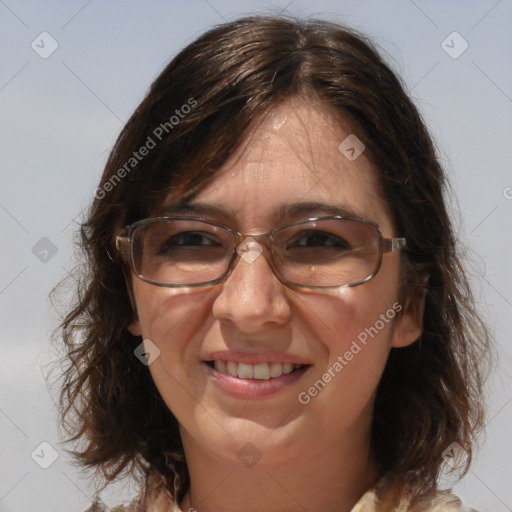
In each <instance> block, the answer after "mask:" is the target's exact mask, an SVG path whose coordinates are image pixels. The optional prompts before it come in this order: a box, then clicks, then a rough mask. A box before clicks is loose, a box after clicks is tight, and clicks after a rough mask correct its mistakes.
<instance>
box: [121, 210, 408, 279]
mask: <svg viewBox="0 0 512 512" xmlns="http://www.w3.org/2000/svg"><path fill="white" fill-rule="evenodd" d="M324 219H325V220H336V219H338V220H350V221H357V222H362V223H364V224H369V225H371V226H373V227H374V228H375V229H376V231H377V233H378V235H379V258H378V261H377V265H376V268H375V270H374V271H373V272H372V273H371V274H370V275H369V276H368V277H365V278H364V279H360V280H359V281H356V282H354V283H347V284H342V285H332V286H314V285H304V284H299V283H295V282H293V281H290V280H288V279H286V278H285V277H284V276H282V275H281V273H280V272H279V269H278V267H277V265H276V263H275V261H274V253H273V243H274V236H275V234H276V233H277V232H278V231H280V230H282V229H285V228H289V227H290V226H294V225H299V224H306V223H308V222H314V221H318V220H324ZM173 220H191V221H199V222H204V223H206V224H210V225H212V226H216V227H220V228H223V229H225V230H226V231H228V232H229V233H231V234H232V235H233V238H234V246H233V254H232V255H231V257H230V259H229V262H228V265H227V268H226V271H225V272H224V273H223V274H222V275H221V276H219V277H218V278H216V279H212V280H210V281H204V282H201V283H193V284H172V283H161V282H159V281H153V280H151V279H148V278H146V277H143V276H142V275H140V274H139V273H138V272H137V269H136V267H135V258H134V252H133V233H134V232H135V230H136V229H138V228H140V227H141V226H147V225H150V224H154V223H156V222H161V221H173ZM247 238H251V239H253V240H255V241H257V242H258V243H259V244H261V245H262V246H263V247H265V249H266V250H267V253H268V255H269V257H267V261H268V263H269V264H270V266H271V268H272V271H273V272H274V275H275V276H276V277H277V279H279V281H280V282H281V283H283V284H284V285H286V286H288V287H292V288H308V289H333V288H345V287H353V286H358V285H361V284H363V283H366V282H368V281H370V280H371V279H373V278H374V277H375V276H376V275H377V273H378V272H379V270H380V267H381V265H382V256H383V254H384V253H387V252H394V251H396V250H399V249H403V248H404V247H405V245H406V240H405V238H401V237H394V238H384V236H383V235H382V231H381V229H380V226H379V225H378V224H377V223H376V222H374V221H372V220H369V219H365V218H363V217H355V216H347V215H328V216H321V217H310V218H307V219H302V220H299V221H295V222H290V223H288V224H283V225H282V226H277V227H275V228H274V229H272V230H271V231H269V232H267V233H262V234H259V235H253V234H247V233H241V232H240V231H237V230H236V229H233V228H231V227H229V226H227V225H226V224H223V223H221V222H217V221H214V220H211V219H207V218H204V217H196V216H189V215H177V216H172V217H149V218H147V219H143V220H140V221H137V222H134V223H133V224H130V225H128V226H125V227H124V228H123V232H122V233H121V234H118V235H116V238H115V244H116V249H117V251H118V252H119V253H120V255H121V257H122V258H123V259H124V261H125V262H127V263H129V265H130V268H131V270H132V271H133V273H134V274H135V275H136V276H137V277H138V278H139V279H140V280H142V281H144V282H146V283H149V284H153V285H155V286H162V287H165V288H197V287H200V286H211V285H215V284H218V283H220V282H221V281H223V280H224V279H225V278H226V277H227V276H228V275H229V274H230V273H231V271H232V270H233V268H234V267H235V263H236V262H237V261H238V259H240V258H241V256H240V255H239V254H238V252H237V249H238V247H240V245H241V244H242V243H243V242H244V241H245V240H246V239H247ZM127 246H129V248H128V250H126V247H127Z"/></svg>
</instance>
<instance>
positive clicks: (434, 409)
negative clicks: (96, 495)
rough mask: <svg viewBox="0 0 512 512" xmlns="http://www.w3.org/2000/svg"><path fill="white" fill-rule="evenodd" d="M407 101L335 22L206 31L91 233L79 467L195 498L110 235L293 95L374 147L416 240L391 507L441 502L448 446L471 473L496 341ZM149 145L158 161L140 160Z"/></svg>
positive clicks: (113, 158)
mask: <svg viewBox="0 0 512 512" xmlns="http://www.w3.org/2000/svg"><path fill="white" fill-rule="evenodd" d="M405 90H406V89H405V87H404V86H403V85H402V83H401V81H400V79H399V78H398V77H397V76H396V74H395V73H394V72H393V71H392V70H391V68H390V67H389V66H388V65H387V64H386V63H385V61H384V59H383V58H382V57H381V56H380V54H379V51H378V50H377V49H376V48H375V46H374V44H373V43H372V42H371V41H370V40H368V39H367V38H366V37H365V36H363V35H361V34H359V33H356V32H355V31H353V30H351V29H348V28H345V27H343V26H340V25H338V24H335V23H331V22H327V21H322V20H297V19H292V18H286V17H270V16H254V17H247V18H242V19H238V20H236V21H233V22H229V23H225V24H222V25H219V26H217V27H215V28H213V29H211V30H209V31H208V32H206V33H205V34H204V35H202V36H201V37H199V38H198V39H197V40H196V41H194V42H192V43H191V44H190V45H189V46H187V47H186V48H185V49H183V50H182V51H181V52H180V53H179V54H178V55H177V56H176V57H175V58H174V59H173V60H172V61H171V62H170V63H169V64H168V65H167V66H166V67H165V69H164V70H163V71H162V73H161V74H160V75H159V76H158V77H157V78H156V80H155V81H154V83H153V84H152V85H151V87H150V89H149V91H148V93H147V96H146V97H145V98H144V100H143V101H142V103H141V104H140V105H139V106H138V107H137V109H136V110H135V112H134V113H133V115H132V116H131V118H130V119H129V121H128V122H127V123H126V126H125V127H124V128H123V129H122V131H121V133H120V135H119V137H118V139H117V141H116V143H115V146H114V148H113V150H112V152H111V154H110V156H109V158H108V161H107V163H106V166H105V170H104V173H103V177H102V180H101V183H100V185H99V188H98V190H97V193H96V194H95V199H94V200H93V202H92V205H91V207H90V210H89V212H88V214H87V218H86V219H85V221H84V222H83V224H82V226H81V230H80V241H79V246H80V248H81V250H82V256H83V259H82V261H83V265H82V266H81V267H80V268H79V269H78V270H77V271H75V273H74V277H75V278H76V279H77V280H78V284H77V293H76V302H75V303H74V305H73V306H72V308H71V310H70V311H68V312H67V315H66V316H65V318H64V320H63V322H62V324H61V326H60V329H59V337H60V339H61V340H63V342H64V344H65V347H66V354H67V355H66V361H67V367H66V369H65V372H64V374H63V387H62V393H61V401H60V407H61V415H62V424H63V425H64V427H65V429H66V433H67V437H68V439H69V440H71V441H74V442H75V450H74V453H75V455H76V456H77V457H78V459H79V460H80V461H81V462H82V463H83V464H84V465H85V466H87V467H90V468H95V469H96V470H97V471H98V472H99V474H100V476H101V477H102V478H103V479H104V481H105V485H106V484H107V483H108V482H110V481H112V480H114V479H115V478H116V477H118V476H120V475H122V474H125V473H126V472H128V473H131V474H135V475H139V476H140V477H142V478H144V477H147V475H148V474H149V473H150V472H152V471H157V472H158V474H160V475H161V476H162V478H163V479H164V480H165V482H166V485H167V487H168V489H169V490H170V491H171V492H172V493H173V494H174V496H175V497H176V499H178V500H180V499H181V498H182V497H183V496H184V494H185V493H186V491H187V489H188V485H189V475H188V471H187V466H186V461H185V457H184V452H183V446H182V443H181V440H180V435H179V431H178V424H177V420H176V419H175V417H174V416H173V414H172V412H171V411H170V410H169V409H168V407H167V406H166V405H165V403H164V402H163V400H162V398H161V397H160V395H159V393H158V391H157V389H156V387H155V385H154V383H153V381H152V378H151V376H150V374H149V370H148V368H147V367H146V366H144V365H142V364H140V362H139V361H138V360H137V359H136V358H135V357H134V354H133V352H134V349H135V347H136V346H137V345H138V344H139V343H140V342H141V339H140V337H136V336H133V335H132V334H130V332H129V331H128V328H127V327H128V325H129V324H130V322H131V320H132V319H133V315H134V311H133V308H132V304H131V301H130V295H129V290H128V289H127V286H126V280H125V274H124V273H123V272H124V271H123V262H122V261H121V259H120V258H119V257H117V256H116V254H117V253H116V250H115V247H114V242H113V240H114V237H115V234H116V233H117V232H118V230H119V229H120V228H121V227H123V226H125V225H127V224H131V223H133V222H135V221H137V220H140V219H142V218H145V217H146V216H149V215H151V213H152V212H153V211H155V207H156V205H158V204H160V203H161V202H162V200H163V199H164V198H166V197H168V196H169V194H171V195H174V197H176V198H177V199H180V198H185V197H190V196H191V195H193V194H195V193H197V192H198V191H199V190H200V189H201V188H202V187H204V186H205V185H206V184H207V183H208V182H210V181H211V180H212V179H213V178H214V177H215V176H216V173H217V171H218V170H219V169H220V167H221V166H222V165H223V164H224V163H225V162H226V161H227V159H228V158H229V157H230V155H232V154H233V152H234V150H235V149H236V148H237V146H238V145H239V144H240V142H241V140H242V136H243V135H244V134H245V133H247V129H248V128H249V127H250V126H251V124H252V123H253V122H254V121H255V120H256V119H258V118H259V117H260V116H261V115H263V114H264V113H265V112H268V110H269V109H270V108H272V107H273V106H275V105H277V104H278V103H280V102H282V101H284V100H285V99H287V98H290V97H292V96H296V95H301V96H303V97H305V98H312V97H313V98H315V101H320V102H321V103H322V104H323V105H325V106H327V107H328V108H330V109H331V111H332V112H333V113H334V114H335V115H337V114H339V115H341V116H343V117H344V118H345V119H348V121H349V123H350V125H351V127H352V129H353V131H354V133H356V134H357V136H358V137H359V138H360V139H361V140H362V141H363V143H364V144H365V146H366V151H367V154H368V155H369V158H370V159H371V161H372V162H373V164H374V165H375V168H376V169H377V170H378V180H379V184H380V187H381V188H382V194H383V196H384V197H385V199H386V200H387V203H388V205H389V208H390V211H391V213H392V218H393V220H394V223H395V226H396V229H397V232H398V233H400V234H401V236H404V237H405V238H406V239H407V247H406V249H405V250H404V251H403V261H402V273H403V293H404V294H405V295H406V296H409V297H412V298H413V299H414V300H419V298H420V297H423V296H424V297H425V306H424V321H423V333H422V335H421V337H420V339H418V340H417V341H416V342H415V343H413V344H412V345H410V346H408V347H405V348H399V349H392V350H391V353H390V356H389V360H388V362H387V366H386V368H385V371H384V374H383V376H382V379H381V382H380V384H379V386H378V389H377V394H376V398H375V406H374V415H373V426H372V442H371V450H372V454H373V457H374V459H375V461H376V463H377V465H378V468H379V474H380V476H381V477H383V480H385V481H386V482H388V484H387V485H386V496H388V498H389V503H393V502H394V500H395V501H396V500H398V499H399V498H400V497H401V496H403V495H404V494H407V495H409V496H412V497H413V498H414V499H415V500H419V499H420V497H421V496H426V495H427V494H428V493H429V492H431V491H432V490H434V489H435V488H436V482H437V479H438V477H439V472H440V468H441V464H442V462H443V459H442V453H443V451H444V450H445V449H446V448H447V447H448V446H449V445H450V444H451V443H454V442H457V443H459V444H460V445H461V446H462V447H464V449H465V450H466V451H467V453H468V464H469V463H470V461H471V457H472V453H473V446H474V444H475V440H476V437H477V434H478V433H479V431H480V430H481V427H482V425H483V420H484V410H483V382H484V378H485V375H486V372H487V369H488V365H487V363H488V362H489V361H490V356H489V354H490V347H491V345H490V337H489V335H488V332H487V330H486V327H485V325H484V323H483V322H482V321H481V320H480V318H479V316H478V314H477V312H476V311H475V305H474V300H473V297H472V294H471V290H470V287H469V285H468V282H467V279H466V276H465V273H464V269H463V267H462V265H461V261H460V258H459V249H458V247H457V244H456V239H455V236H454V232H453V228H452V225H451V221H450V217H449V215H448V213H447V209H446V202H445V193H446V187H447V183H446V176H445V173H444V171H443V169H442V168H441V166H440V163H439V161H438V158H437V156H436V150H435V147H434V144H433V142H432V139H431V137H430V135H429V133H428V131H427V129H426V127H425V124H424V122H423V121H422V118H421V116H420V114H419V112H418V110H417V108H416V107H415V105H414V104H413V102H412V101H411V99H410V98H409V97H408V95H407V93H406V92H405ZM184 105H189V107H190V108H184V107H183V106H184ZM185 112H186V114H185ZM180 113H181V114H180ZM172 115H175V116H178V117H179V122H178V123H174V122H173V121H172V119H171V116H172ZM170 119H171V121H170ZM165 123H167V124H165ZM162 126H165V127H166V130H163V129H162ZM158 127H160V128H161V130H160V131H161V132H162V133H160V132H157V133H159V134H160V136H161V137H160V139H161V140H158V141H157V140H156V139H157V137H156V135H155V130H156V129H157V128H158ZM148 138H151V139H152V140H153V141H154V142H157V144H156V147H155V148H154V149H151V151H149V152H148V153H147V155H146V156H144V158H141V159H140V160H139V159H137V161H136V162H135V160H134V161H132V160H130V159H132V158H135V157H134V152H137V151H138V150H139V148H141V147H142V146H144V145H147V144H148V140H149V139H148ZM128 163H129V165H127V164H128ZM121 169H124V172H122V171H121ZM382 495H383V496H384V491H383V494H382ZM383 499H384V498H383Z"/></svg>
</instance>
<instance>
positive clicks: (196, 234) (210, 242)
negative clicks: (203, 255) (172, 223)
mask: <svg viewBox="0 0 512 512" xmlns="http://www.w3.org/2000/svg"><path fill="white" fill-rule="evenodd" d="M220 245H222V244H221V243H220V241H219V240H218V239H217V237H215V236H214V235H212V234H211V233H205V232H201V231H183V232H181V233H176V234H175V235H172V236H170V237H169V238H168V239H167V241H165V242H164V243H163V244H162V247H161V248H160V250H159V253H160V254H162V253H165V252H166V251H169V250H172V249H175V248H176V249H177V248H186V247H204V246H206V247H218V246H220Z"/></svg>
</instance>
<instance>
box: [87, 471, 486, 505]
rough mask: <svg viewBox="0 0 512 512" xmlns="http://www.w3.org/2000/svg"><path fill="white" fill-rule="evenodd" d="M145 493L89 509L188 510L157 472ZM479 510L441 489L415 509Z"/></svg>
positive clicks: (373, 500)
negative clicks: (125, 503) (175, 501)
mask: <svg viewBox="0 0 512 512" xmlns="http://www.w3.org/2000/svg"><path fill="white" fill-rule="evenodd" d="M147 489H148V490H147V492H146V493H145V495H142V494H141V495H140V496H139V497H138V498H136V499H135V500H134V501H133V502H132V503H130V504H129V505H118V506H116V507H114V508H107V507H106V506H105V505H104V504H103V503H102V502H101V501H100V502H96V503H93V505H92V506H91V507H90V508H89V509H88V510H87V511H86V512H170V511H172V512H187V511H182V510H181V509H180V508H179V507H178V506H177V505H176V504H175V503H174V500H173V498H172V496H171V494H170V493H169V491H168V490H167V489H165V487H164V486H163V484H162V483H161V480H160V479H158V477H156V476H155V475H152V476H150V477H149V479H148V487H147ZM408 511H409V512H412V509H410V508H409V507H408V506H407V504H404V505H403V506H400V507H399V508H398V509H397V511H396V512H408ZM416 511H417V512H477V511H475V510H474V509H468V508H465V507H464V506H463V505H462V502H461V500H460V499H459V498H458V497H457V496H455V495H454V494H452V493H451V492H449V491H438V492H437V493H436V494H435V496H434V497H433V498H432V499H430V500H429V501H428V502H422V503H421V505H418V507H415V509H414V512H416ZM351 512H378V500H377V496H376V493H375V490H369V491H367V492H366V493H365V494H363V496H361V498H360V499H359V501H358V502H357V503H356V505H355V506H354V507H353V508H352V511H351Z"/></svg>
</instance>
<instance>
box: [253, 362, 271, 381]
mask: <svg viewBox="0 0 512 512" xmlns="http://www.w3.org/2000/svg"><path fill="white" fill-rule="evenodd" d="M254 378H255V379H265V380H266V379H270V368H269V367H268V364H267V363H260V364H255V365H254Z"/></svg>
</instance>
